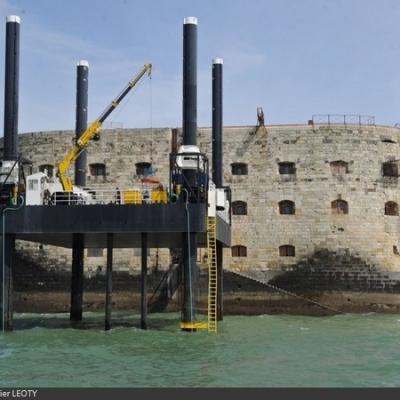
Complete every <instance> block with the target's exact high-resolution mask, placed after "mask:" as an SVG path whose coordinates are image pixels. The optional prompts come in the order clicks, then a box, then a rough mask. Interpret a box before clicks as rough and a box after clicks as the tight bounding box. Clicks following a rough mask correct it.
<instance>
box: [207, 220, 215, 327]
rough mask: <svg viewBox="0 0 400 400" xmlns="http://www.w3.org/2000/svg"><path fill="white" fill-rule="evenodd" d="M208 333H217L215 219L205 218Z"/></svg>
mask: <svg viewBox="0 0 400 400" xmlns="http://www.w3.org/2000/svg"><path fill="white" fill-rule="evenodd" d="M207 249H208V332H217V232H216V224H215V217H207Z"/></svg>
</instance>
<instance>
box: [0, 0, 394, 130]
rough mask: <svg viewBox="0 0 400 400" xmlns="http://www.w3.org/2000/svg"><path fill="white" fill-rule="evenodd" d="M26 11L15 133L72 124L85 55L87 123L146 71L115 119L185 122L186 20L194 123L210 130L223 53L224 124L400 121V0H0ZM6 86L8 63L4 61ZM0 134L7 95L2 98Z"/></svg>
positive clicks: (0, 80)
mask: <svg viewBox="0 0 400 400" xmlns="http://www.w3.org/2000/svg"><path fill="white" fill-rule="evenodd" d="M10 14H15V15H19V16H20V17H21V67H20V91H19V96H20V106H19V131H20V132H33V131H45V130H64V129H74V126H75V96H76V63H77V61H78V60H81V59H85V60H88V61H89V64H90V70H89V120H94V119H95V118H97V116H98V115H99V114H100V113H101V112H102V111H103V109H104V108H105V107H106V106H107V105H108V104H109V103H110V102H111V100H112V99H113V98H114V97H115V96H116V95H117V94H118V93H119V92H120V91H121V89H122V88H123V87H124V86H125V84H126V83H127V82H128V81H129V80H130V79H131V78H132V76H134V75H135V74H136V73H137V72H138V71H139V70H140V69H141V67H142V66H143V64H145V63H148V62H151V63H152V64H153V66H154V67H153V75H152V79H151V81H150V80H149V79H145V80H143V81H141V83H140V85H139V86H138V87H137V88H136V89H135V90H134V93H133V94H132V95H130V96H129V98H128V99H127V100H124V102H123V103H122V105H121V107H120V109H117V110H116V111H115V112H114V113H113V114H112V115H111V116H110V118H109V120H108V122H109V123H111V124H112V125H113V126H122V127H124V128H130V127H144V128H147V127H180V126H181V125H182V23H183V18H184V17H187V16H195V17H197V18H198V21H199V26H198V125H199V126H210V125H211V60H212V59H213V58H216V57H221V58H223V59H224V125H255V124H256V122H257V113H256V110H257V107H259V106H261V107H263V109H264V113H265V119H266V123H267V124H285V123H306V122H307V121H308V120H309V119H310V118H311V117H312V115H313V114H328V113H329V114H363V115H364V114H365V115H373V116H375V119H376V123H377V124H384V125H394V124H396V123H399V122H400V94H399V93H400V92H399V89H400V24H399V23H398V21H399V20H400V2H399V1H398V0H199V1H195V0H152V1H138V0H0V20H1V21H3V24H2V26H1V27H0V33H1V34H0V36H1V37H0V54H1V57H3V58H4V53H5V18H6V16H7V15H10ZM0 88H1V89H0V90H1V91H3V90H4V89H3V88H4V60H2V61H0ZM0 110H1V111H0V118H1V120H0V132H1V131H2V130H3V129H2V128H3V111H2V110H3V95H2V94H0Z"/></svg>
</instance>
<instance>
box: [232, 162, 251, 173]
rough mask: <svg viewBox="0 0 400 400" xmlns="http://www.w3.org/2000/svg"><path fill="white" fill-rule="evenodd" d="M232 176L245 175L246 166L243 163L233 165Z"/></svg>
mask: <svg viewBox="0 0 400 400" xmlns="http://www.w3.org/2000/svg"><path fill="white" fill-rule="evenodd" d="M231 167H232V175H247V164H245V163H233V164H231Z"/></svg>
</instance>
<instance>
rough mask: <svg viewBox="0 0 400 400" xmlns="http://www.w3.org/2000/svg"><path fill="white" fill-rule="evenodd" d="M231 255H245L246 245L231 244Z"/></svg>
mask: <svg viewBox="0 0 400 400" xmlns="http://www.w3.org/2000/svg"><path fill="white" fill-rule="evenodd" d="M232 257H247V247H246V246H232Z"/></svg>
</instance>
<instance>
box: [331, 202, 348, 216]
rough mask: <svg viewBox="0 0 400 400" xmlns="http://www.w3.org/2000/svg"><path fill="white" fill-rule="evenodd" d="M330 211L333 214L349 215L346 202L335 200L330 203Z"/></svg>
mask: <svg viewBox="0 0 400 400" xmlns="http://www.w3.org/2000/svg"><path fill="white" fill-rule="evenodd" d="M331 209H332V213H333V214H348V213H349V205H348V203H347V201H345V200H341V199H337V200H334V201H332V203H331Z"/></svg>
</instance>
